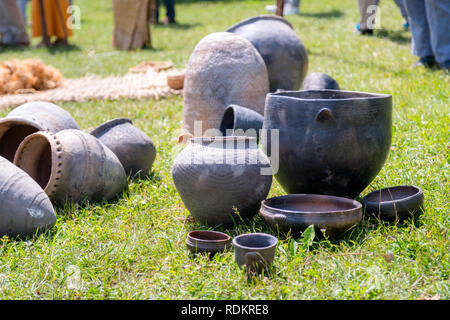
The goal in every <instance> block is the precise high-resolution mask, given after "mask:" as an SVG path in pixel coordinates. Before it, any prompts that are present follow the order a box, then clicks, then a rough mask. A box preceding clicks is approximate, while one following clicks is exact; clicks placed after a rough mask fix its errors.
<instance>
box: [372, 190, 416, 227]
mask: <svg viewBox="0 0 450 320" xmlns="http://www.w3.org/2000/svg"><path fill="white" fill-rule="evenodd" d="M423 200H424V195H423V192H422V190H421V189H420V188H419V187H416V186H396V187H389V188H384V189H380V190H376V191H373V192H371V193H369V194H368V195H366V196H365V197H364V199H363V205H364V210H365V212H367V213H369V214H372V215H373V216H374V217H376V218H379V219H381V220H386V221H390V222H396V221H401V220H404V219H407V218H411V217H413V216H414V215H416V214H421V213H422V212H423Z"/></svg>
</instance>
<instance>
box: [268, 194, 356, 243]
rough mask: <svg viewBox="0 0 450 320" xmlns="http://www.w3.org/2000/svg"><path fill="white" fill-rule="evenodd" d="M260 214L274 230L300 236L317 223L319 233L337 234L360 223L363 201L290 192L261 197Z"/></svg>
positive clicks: (316, 229)
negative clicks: (263, 198)
mask: <svg viewBox="0 0 450 320" xmlns="http://www.w3.org/2000/svg"><path fill="white" fill-rule="evenodd" d="M260 215H261V216H262V218H263V219H264V220H265V221H266V222H267V224H268V225H269V226H270V227H271V229H272V230H274V231H275V232H280V233H281V234H286V233H289V232H291V234H292V236H293V237H299V236H300V235H301V233H302V232H303V231H304V230H305V229H306V228H307V227H308V226H310V225H314V229H315V231H316V234H317V235H318V236H319V237H320V236H321V235H322V230H324V232H325V233H326V235H327V236H328V237H330V238H336V237H338V236H340V235H341V234H343V233H344V232H345V231H347V230H349V229H350V228H351V227H353V226H355V225H356V224H358V223H359V222H360V220H361V218H362V205H361V204H360V203H359V202H358V201H355V200H352V199H348V198H343V197H335V196H328V195H318V194H289V195H285V196H280V197H274V198H270V199H266V200H264V201H262V205H261V210H260Z"/></svg>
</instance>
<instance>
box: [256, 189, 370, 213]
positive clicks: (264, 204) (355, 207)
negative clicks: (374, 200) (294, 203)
mask: <svg viewBox="0 0 450 320" xmlns="http://www.w3.org/2000/svg"><path fill="white" fill-rule="evenodd" d="M304 196H308V197H311V196H312V197H314V198H322V199H323V198H334V199H339V200H342V201H345V202H347V203H349V204H351V205H353V208H350V209H343V210H330V211H316V212H311V211H300V210H288V209H281V208H276V207H271V206H269V205H268V204H267V203H268V202H269V201H270V200H273V199H276V198H279V199H280V198H286V199H288V198H301V197H304ZM361 209H362V204H361V203H360V202H358V201H356V200H353V199H349V198H345V197H338V196H331V195H325V194H309V193H297V194H287V195H283V196H277V197H272V198H268V199H265V200H263V201H261V210H264V211H265V212H267V211H269V212H268V213H272V212H274V213H281V214H302V215H314V216H317V215H319V214H321V215H329V214H348V213H351V212H353V211H359V210H361ZM270 211H271V212H270Z"/></svg>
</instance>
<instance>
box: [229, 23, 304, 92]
mask: <svg viewBox="0 0 450 320" xmlns="http://www.w3.org/2000/svg"><path fill="white" fill-rule="evenodd" d="M226 31H227V32H232V33H234V34H236V35H240V36H242V37H244V38H245V39H247V40H249V41H250V42H251V43H252V44H253V45H254V46H255V48H256V50H258V52H259V53H260V54H261V56H262V58H263V59H264V62H265V64H266V67H267V72H268V74H269V82H270V92H275V91H276V90H277V89H285V90H298V89H299V88H300V86H301V85H302V82H303V79H304V78H305V76H306V73H307V71H308V54H307V52H306V49H305V46H304V45H303V42H302V41H301V40H300V38H299V37H298V35H297V34H296V32H295V31H294V29H293V28H292V25H291V24H290V23H289V22H288V21H287V20H286V19H284V18H282V17H278V16H274V15H261V16H256V17H252V18H249V19H245V20H243V21H241V22H239V23H237V24H235V25H234V26H232V27H230V28H228V29H227V30H226Z"/></svg>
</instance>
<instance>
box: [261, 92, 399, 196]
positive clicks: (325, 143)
mask: <svg viewBox="0 0 450 320" xmlns="http://www.w3.org/2000/svg"><path fill="white" fill-rule="evenodd" d="M263 129H278V130H279V139H280V140H279V170H278V173H277V175H276V177H277V180H278V181H279V182H280V184H281V185H282V186H283V188H284V189H285V190H286V191H287V192H288V193H314V194H327V195H335V196H347V197H351V198H353V197H355V196H357V195H358V194H359V193H360V192H361V191H362V190H364V189H365V188H366V187H367V186H368V185H369V183H370V182H371V181H372V180H373V179H374V178H375V176H376V175H377V174H378V172H379V171H380V170H381V168H382V166H383V164H384V162H385V161H386V158H387V155H388V153H389V148H390V145H391V139H392V96H390V95H388V94H374V93H365V92H353V91H339V90H306V91H286V92H278V93H272V94H268V95H267V99H266V109H265V118H264V125H263ZM269 136H270V133H269ZM268 141H269V142H270V139H268ZM263 146H265V144H264V143H263ZM266 150H270V143H269V144H267V148H266Z"/></svg>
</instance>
